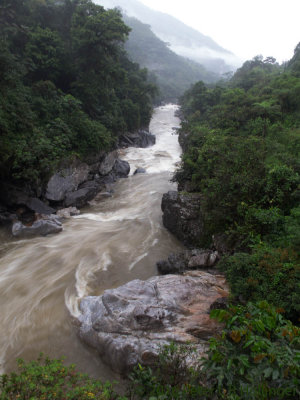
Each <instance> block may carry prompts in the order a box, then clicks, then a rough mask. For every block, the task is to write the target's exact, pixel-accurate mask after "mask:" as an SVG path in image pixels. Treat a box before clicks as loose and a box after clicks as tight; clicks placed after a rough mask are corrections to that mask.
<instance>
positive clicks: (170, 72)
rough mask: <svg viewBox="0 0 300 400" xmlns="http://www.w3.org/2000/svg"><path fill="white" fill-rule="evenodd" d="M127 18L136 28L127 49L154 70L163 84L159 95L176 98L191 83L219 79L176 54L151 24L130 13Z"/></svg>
mask: <svg viewBox="0 0 300 400" xmlns="http://www.w3.org/2000/svg"><path fill="white" fill-rule="evenodd" d="M124 21H125V23H126V25H128V26H129V27H130V28H131V29H132V31H131V32H130V34H129V38H128V41H127V42H126V43H125V49H126V50H127V52H128V55H129V56H130V58H131V59H132V60H133V61H135V62H137V63H139V64H140V65H141V66H142V67H146V68H147V69H148V70H149V72H151V79H152V81H153V82H157V85H158V86H159V88H160V94H159V97H158V99H161V100H164V101H171V102H176V101H177V99H178V97H179V96H181V95H182V94H183V93H184V91H185V90H187V89H188V88H189V87H190V86H191V84H193V83H195V82H197V81H199V80H202V81H204V82H205V83H212V82H216V81H217V80H218V79H219V75H217V74H215V73H213V72H210V71H208V70H206V69H205V68H204V67H203V66H202V65H200V64H198V63H196V62H194V61H191V60H189V59H187V58H184V57H181V56H179V55H177V54H175V53H174V52H173V51H172V50H170V48H169V47H168V45H167V43H165V42H163V41H162V40H160V39H159V38H158V37H157V36H156V35H155V34H154V33H153V32H152V30H151V27H150V26H149V25H146V24H143V23H142V22H140V21H139V20H137V19H136V18H133V17H128V16H126V15H124Z"/></svg>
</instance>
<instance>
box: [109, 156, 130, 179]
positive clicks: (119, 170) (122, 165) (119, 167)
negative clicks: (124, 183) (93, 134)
mask: <svg viewBox="0 0 300 400" xmlns="http://www.w3.org/2000/svg"><path fill="white" fill-rule="evenodd" d="M129 172H130V165H129V163H128V162H127V161H125V160H120V159H117V160H116V162H115V164H114V168H113V173H114V175H115V177H116V178H127V176H128V174H129Z"/></svg>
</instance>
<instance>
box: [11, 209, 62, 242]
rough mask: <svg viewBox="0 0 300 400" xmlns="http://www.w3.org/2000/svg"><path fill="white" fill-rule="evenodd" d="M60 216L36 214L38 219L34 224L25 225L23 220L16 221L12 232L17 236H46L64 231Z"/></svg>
mask: <svg viewBox="0 0 300 400" xmlns="http://www.w3.org/2000/svg"><path fill="white" fill-rule="evenodd" d="M62 229H63V228H62V224H61V222H60V220H59V218H58V217H57V216H56V215H54V214H51V215H44V214H36V220H35V221H34V222H33V224H32V225H28V226H27V225H24V224H23V223H22V222H21V221H17V222H14V224H13V226H12V234H13V236H16V237H32V236H46V235H49V234H51V233H58V232H61V231H62Z"/></svg>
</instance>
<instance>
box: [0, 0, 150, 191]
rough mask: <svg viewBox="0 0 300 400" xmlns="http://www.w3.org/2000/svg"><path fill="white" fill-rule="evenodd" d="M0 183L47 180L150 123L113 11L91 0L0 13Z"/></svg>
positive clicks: (146, 97) (32, 3) (27, 4)
mask: <svg viewBox="0 0 300 400" xmlns="http://www.w3.org/2000/svg"><path fill="white" fill-rule="evenodd" d="M0 20H1V21H2V23H1V27H0V50H1V52H0V53H1V54H0V134H1V150H0V170H1V176H0V178H1V179H7V180H11V179H13V180H26V181H29V182H30V183H31V184H36V183H39V182H40V181H43V180H44V179H46V177H47V176H49V174H50V173H51V170H52V169H54V168H55V167H56V166H57V165H58V163H59V162H60V161H61V160H62V159H65V158H72V157H74V155H76V156H78V157H81V158H84V157H86V155H88V154H93V153H94V154H96V153H97V152H99V151H101V150H104V151H106V150H109V149H110V148H112V147H114V146H115V145H116V143H117V141H118V136H119V135H121V134H122V133H124V132H126V131H130V130H136V129H139V128H140V127H145V126H147V125H148V124H149V121H150V118H151V113H152V98H153V95H154V94H155V90H156V89H155V87H154V86H153V85H152V84H150V83H149V82H148V78H147V71H146V70H141V69H140V68H139V66H138V65H137V64H134V63H132V62H131V61H130V60H129V59H128V58H127V55H126V53H125V51H124V48H123V45H124V42H125V40H126V39H127V36H128V34H129V31H130V28H128V27H127V26H126V25H125V24H124V22H123V20H122V19H121V14H120V13H119V11H117V10H108V11H105V10H104V8H103V7H102V6H97V5H95V4H94V3H93V2H92V1H91V0H59V1H54V0H44V1H38V0H24V1H21V0H16V1H10V0H4V1H3V2H2V3H1V7H0Z"/></svg>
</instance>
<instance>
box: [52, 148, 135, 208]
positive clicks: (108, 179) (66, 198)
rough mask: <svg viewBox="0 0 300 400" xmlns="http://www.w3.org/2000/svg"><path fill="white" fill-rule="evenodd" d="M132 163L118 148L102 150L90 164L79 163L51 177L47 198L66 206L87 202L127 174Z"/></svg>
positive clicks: (81, 204) (78, 205)
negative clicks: (110, 150)
mask: <svg viewBox="0 0 300 400" xmlns="http://www.w3.org/2000/svg"><path fill="white" fill-rule="evenodd" d="M129 171H130V166H129V164H128V162H127V161H123V160H120V159H119V158H118V152H117V151H116V150H115V151H112V152H110V153H108V154H104V153H101V154H100V155H99V158H98V160H97V158H93V159H92V160H91V164H90V165H88V164H85V163H78V162H77V163H76V164H75V165H74V166H71V167H69V168H66V169H63V170H61V171H59V172H57V173H56V174H55V175H53V176H52V177H51V179H50V180H49V182H48V185H47V191H46V195H45V197H46V199H47V200H49V201H50V202H51V203H52V204H58V205H60V206H65V207H70V206H74V207H78V208H81V207H83V206H85V205H86V204H87V203H88V202H89V201H90V200H92V199H93V198H94V197H95V196H96V195H97V193H99V192H100V191H102V190H105V189H106V185H107V184H111V183H113V182H115V181H116V180H117V179H118V178H125V177H127V176H128V174H129Z"/></svg>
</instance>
